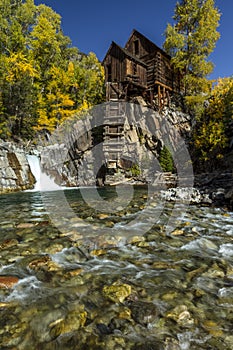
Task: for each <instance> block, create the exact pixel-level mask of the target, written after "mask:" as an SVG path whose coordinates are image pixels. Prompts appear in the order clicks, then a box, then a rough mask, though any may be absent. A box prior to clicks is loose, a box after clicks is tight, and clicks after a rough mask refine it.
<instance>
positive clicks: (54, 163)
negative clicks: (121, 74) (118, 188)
mask: <svg viewBox="0 0 233 350" xmlns="http://www.w3.org/2000/svg"><path fill="white" fill-rule="evenodd" d="M132 102H133V103H126V102H123V103H125V105H126V106H125V110H126V113H125V117H124V125H123V126H122V127H123V137H122V138H121V142H122V140H123V142H122V144H121V160H120V162H118V166H117V167H118V169H117V171H115V173H117V177H116V179H115V181H116V182H117V180H118V179H119V177H122V176H119V172H120V173H121V175H122V174H123V175H124V176H126V177H127V178H130V177H133V178H134V179H135V178H136V179H137V180H138V181H141V182H146V183H147V182H153V181H154V179H155V175H156V178H157V173H161V167H160V165H159V162H158V160H157V159H158V157H159V154H160V152H161V149H162V148H163V146H164V145H168V146H169V148H170V149H171V151H172V153H173V156H174V159H175V161H176V163H177V166H178V171H181V172H183V171H184V169H185V166H186V165H187V164H186V165H185V164H181V163H182V162H185V161H187V162H188V160H189V159H188V158H189V155H188V152H187V149H186V145H185V142H184V138H185V137H187V135H189V133H190V130H191V118H190V116H189V115H187V114H184V113H182V112H181V111H178V110H176V109H175V107H174V106H171V107H170V108H166V109H164V110H163V112H162V113H158V112H156V111H154V110H152V109H150V108H148V106H147V105H146V103H145V101H144V100H143V98H142V97H136V98H135V99H134V101H132ZM110 103H111V102H110ZM107 105H108V103H107V104H103V105H101V106H97V107H95V108H94V109H93V110H92V111H91V113H90V115H89V116H87V117H85V118H84V119H82V120H77V121H76V122H73V123H72V124H71V125H66V126H65V127H63V128H61V129H60V130H58V131H56V132H55V133H54V134H53V135H52V137H51V139H50V142H49V143H48V144H47V145H46V146H45V147H43V150H42V153H41V164H42V169H43V170H44V171H45V172H46V173H47V174H48V175H51V176H52V177H53V178H54V179H55V182H56V183H57V184H59V185H62V186H64V185H65V186H84V185H94V184H95V183H96V182H97V183H100V184H103V183H105V178H106V176H108V180H109V178H110V177H111V181H112V182H113V183H114V177H113V178H112V169H110V171H109V169H106V168H105V166H104V164H105V163H106V154H105V153H104V148H103V144H104V142H105V139H104V126H105V124H104V123H105V118H106V113H107V108H106V106H107ZM113 141H115V144H116V145H115V147H116V148H117V147H118V146H119V144H118V145H117V137H116V138H115V139H113ZM112 147H113V146H112ZM181 154H182V156H183V157H184V159H181V157H180V155H181ZM185 158H186V159H185ZM135 165H137V167H138V168H137V170H138V171H137V173H136V172H135V171H134V172H133V171H131V168H132V167H133V166H135ZM181 165H182V166H181ZM181 168H182V169H181ZM189 170H190V169H189ZM184 172H185V171H184ZM189 172H190V171H189ZM108 174H110V175H108ZM123 180H124V179H123ZM123 180H122V181H123ZM111 181H110V182H111ZM106 182H107V181H106ZM108 183H109V181H108Z"/></svg>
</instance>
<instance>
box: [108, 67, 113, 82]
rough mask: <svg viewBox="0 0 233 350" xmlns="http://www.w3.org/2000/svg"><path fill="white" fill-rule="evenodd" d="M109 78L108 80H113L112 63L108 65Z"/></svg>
mask: <svg viewBox="0 0 233 350" xmlns="http://www.w3.org/2000/svg"><path fill="white" fill-rule="evenodd" d="M107 79H108V81H110V82H111V81H112V66H111V64H108V65H107Z"/></svg>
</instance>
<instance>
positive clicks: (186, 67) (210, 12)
mask: <svg viewBox="0 0 233 350" xmlns="http://www.w3.org/2000/svg"><path fill="white" fill-rule="evenodd" d="M173 19H174V21H175V24H174V25H171V24H168V26H167V29H166V32H165V36H166V40H165V43H164V49H165V50H166V52H167V53H169V54H170V55H171V57H172V63H173V64H174V69H175V70H178V71H179V72H180V73H181V74H182V75H183V85H184V91H185V95H186V96H188V95H198V94H200V93H203V92H204V93H205V92H207V91H208V90H209V87H210V84H209V82H208V80H207V77H208V75H209V74H210V73H211V72H212V70H213V64H212V62H210V61H208V57H209V55H210V54H211V53H212V51H213V50H214V48H215V45H216V42H217V40H218V39H219V36H220V35H219V33H218V31H217V27H218V25H219V20H220V13H219V10H218V9H217V8H216V6H215V1H214V0H182V1H180V2H178V3H177V4H176V8H175V15H174V17H173Z"/></svg>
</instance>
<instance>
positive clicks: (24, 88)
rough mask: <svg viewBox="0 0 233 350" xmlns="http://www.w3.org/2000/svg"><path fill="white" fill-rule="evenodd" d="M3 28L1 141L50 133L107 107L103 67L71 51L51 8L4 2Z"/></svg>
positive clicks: (0, 2) (29, 1)
mask: <svg viewBox="0 0 233 350" xmlns="http://www.w3.org/2000/svg"><path fill="white" fill-rule="evenodd" d="M0 27H1V30H0V137H1V138H5V139H7V138H11V137H13V136H18V137H20V138H31V137H33V135H34V134H35V133H38V132H41V131H43V130H45V131H47V132H51V131H53V130H54V128H56V127H57V126H58V125H59V124H61V123H63V122H64V121H65V120H66V119H68V118H72V116H73V115H74V114H75V113H79V112H80V111H82V110H84V109H86V108H88V107H90V106H91V105H94V104H96V103H99V102H102V101H103V96H104V72H103V67H102V66H101V64H100V63H99V62H98V60H97V58H96V56H95V55H94V54H93V53H90V54H89V55H81V54H80V53H79V51H78V49H77V48H75V47H71V41H70V39H69V38H68V37H67V36H65V35H64V34H63V32H62V29H61V17H60V15H58V14H57V13H55V12H54V11H53V10H52V9H51V8H50V7H47V6H46V5H38V6H36V5H35V4H34V0H25V1H23V0H14V1H12V0H0Z"/></svg>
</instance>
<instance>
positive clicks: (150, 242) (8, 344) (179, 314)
mask: <svg viewBox="0 0 233 350" xmlns="http://www.w3.org/2000/svg"><path fill="white" fill-rule="evenodd" d="M83 190H84V189H83ZM83 190H82V191H83ZM82 191H80V190H77V189H76V190H67V191H65V192H64V194H65V199H66V201H67V203H69V206H70V208H72V213H73V214H72V216H71V217H67V216H66V215H65V214H64V211H63V207H62V205H61V204H60V206H59V207H56V193H55V192H48V193H44V194H43V195H42V194H41V193H40V192H22V193H15V194H9V195H3V196H1V197H0V202H1V206H0V220H1V226H0V257H1V259H0V313H1V317H0V334H1V336H0V345H1V347H0V348H2V349H17V350H18V349H19V350H20V349H43V350H44V349H62V350H63V349H88V350H89V349H109V350H110V349H132V350H137V349H138V350H139V349H144V350H145V349H166V350H168V349H232V344H233V336H232V311H233V263H232V257H233V243H232V237H233V221H232V219H233V213H231V212H225V211H223V210H221V209H216V208H208V207H198V206H190V207H189V208H188V209H187V210H186V213H184V212H183V207H182V205H181V207H180V208H181V209H180V215H179V217H177V218H176V225H177V226H176V228H174V230H173V232H171V233H170V234H167V233H166V230H165V226H166V223H167V222H168V220H169V216H170V214H171V211H172V204H170V203H161V202H160V200H159V199H158V198H152V199H151V200H150V206H149V208H147V209H146V210H147V215H146V216H145V215H144V216H143V220H142V221H140V220H138V218H141V217H142V216H139V213H141V212H143V210H145V208H146V207H147V204H148V198H147V190H146V188H145V187H143V186H142V187H135V188H134V196H133V199H132V200H131V201H130V203H128V204H127V205H126V206H124V205H123V203H121V201H120V200H119V201H118V197H117V192H116V190H115V188H109V189H106V188H103V189H99V190H98V191H99V192H98V193H99V196H100V197H101V198H102V200H103V201H105V202H106V203H108V202H109V203H111V202H113V199H114V201H115V202H116V207H117V211H115V212H111V211H110V212H103V211H101V210H96V209H98V206H96V205H97V204H96V203H95V201H94V200H93V205H90V203H86V201H85V200H84V199H83V198H82V193H81V192H82ZM85 191H86V195H87V196H88V195H89V194H90V193H91V189H88V188H86V189H85ZM85 197H86V196H85ZM89 197H90V196H89ZM86 198H87V197H86ZM45 202H46V203H50V205H49V206H48V205H45ZM53 208H54V211H55V210H56V212H59V213H60V220H59V224H58V225H56V226H54V224H53V222H51V209H53ZM95 208H96V209H95ZM48 209H49V210H48ZM135 218H136V220H134V219H135ZM133 220H134V221H133ZM131 222H133V224H132V225H129V224H130V223H131ZM147 224H149V226H150V227H151V226H153V227H152V228H151V229H150V230H149V231H148V230H147V227H149V226H147ZM64 228H65V229H64Z"/></svg>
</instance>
